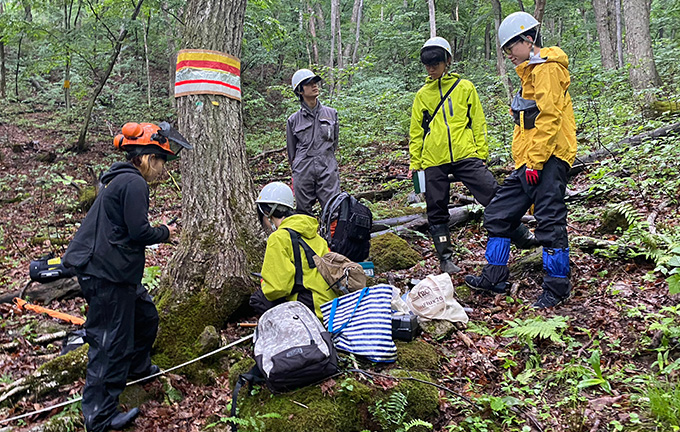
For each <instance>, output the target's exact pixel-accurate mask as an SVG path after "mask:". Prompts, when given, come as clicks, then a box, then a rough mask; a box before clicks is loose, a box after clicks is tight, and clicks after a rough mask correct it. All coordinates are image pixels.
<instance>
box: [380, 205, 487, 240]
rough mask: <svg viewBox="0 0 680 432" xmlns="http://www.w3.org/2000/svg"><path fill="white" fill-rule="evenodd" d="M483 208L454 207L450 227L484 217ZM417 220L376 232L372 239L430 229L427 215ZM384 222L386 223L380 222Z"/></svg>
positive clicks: (451, 211) (419, 216)
mask: <svg viewBox="0 0 680 432" xmlns="http://www.w3.org/2000/svg"><path fill="white" fill-rule="evenodd" d="M482 212H483V208H482V207H481V206H476V205H468V206H464V207H454V208H452V209H449V227H453V226H456V225H460V224H462V223H465V222H467V221H468V220H470V219H473V218H477V217H480V216H481V215H482ZM417 216H418V217H417V218H414V219H411V220H409V221H408V222H405V223H403V224H401V225H397V226H393V227H391V228H389V229H385V230H382V231H378V232H374V233H372V234H371V237H377V236H379V235H383V234H386V233H388V232H393V233H395V234H396V233H399V232H402V231H412V230H414V231H421V232H423V231H425V230H426V229H427V227H428V225H429V224H428V222H427V216H426V215H425V214H420V215H417ZM378 222H384V221H378Z"/></svg>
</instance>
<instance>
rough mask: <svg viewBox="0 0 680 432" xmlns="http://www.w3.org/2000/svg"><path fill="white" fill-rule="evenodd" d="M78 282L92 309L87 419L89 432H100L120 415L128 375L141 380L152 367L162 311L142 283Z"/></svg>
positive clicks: (89, 317)
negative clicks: (138, 376) (160, 312)
mask: <svg viewBox="0 0 680 432" xmlns="http://www.w3.org/2000/svg"><path fill="white" fill-rule="evenodd" d="M78 281H79V282H80V287H81V289H82V291H83V295H84V296H85V299H86V300H87V303H88V305H89V310H88V313H87V320H86V321H85V332H86V336H85V340H86V341H87V343H88V344H89V345H90V350H89V351H88V353H87V355H88V363H87V375H86V380H85V388H84V390H83V401H82V407H83V416H84V417H85V428H86V430H87V431H88V432H101V431H104V430H107V428H108V427H109V424H110V423H111V419H112V417H113V416H114V415H116V414H117V412H118V410H117V408H118V396H120V394H121V393H122V392H123V389H124V388H125V383H126V380H127V377H128V375H143V374H145V373H147V372H149V370H150V368H151V357H150V354H151V347H152V346H153V343H154V341H155V339H156V333H157V331H158V311H157V310H156V306H155V305H154V304H153V300H151V296H150V295H149V293H148V292H147V290H146V289H145V288H144V287H143V286H142V285H141V284H139V285H136V286H135V285H130V284H118V283H113V282H109V281H106V280H103V279H99V278H95V277H91V276H82V275H81V276H79V277H78Z"/></svg>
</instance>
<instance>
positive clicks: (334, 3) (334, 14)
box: [328, 0, 340, 69]
mask: <svg viewBox="0 0 680 432" xmlns="http://www.w3.org/2000/svg"><path fill="white" fill-rule="evenodd" d="M339 4H340V0H331V52H330V53H329V54H328V67H329V68H331V69H332V68H333V57H334V56H335V34H336V30H335V25H336V23H337V22H338V6H339Z"/></svg>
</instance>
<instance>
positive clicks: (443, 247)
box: [430, 224, 461, 274]
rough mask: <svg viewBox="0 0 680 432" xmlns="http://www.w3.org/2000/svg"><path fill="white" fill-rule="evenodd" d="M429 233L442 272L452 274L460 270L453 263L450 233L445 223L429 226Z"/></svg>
mask: <svg viewBox="0 0 680 432" xmlns="http://www.w3.org/2000/svg"><path fill="white" fill-rule="evenodd" d="M430 235H432V241H433V242H434V248H435V249H436V250H437V256H438V257H439V268H440V269H441V271H442V272H444V273H448V274H453V273H458V272H460V270H461V269H460V267H458V266H457V265H456V264H454V263H453V259H452V257H453V246H452V245H451V233H450V232H449V226H448V225H447V224H441V225H432V226H430Z"/></svg>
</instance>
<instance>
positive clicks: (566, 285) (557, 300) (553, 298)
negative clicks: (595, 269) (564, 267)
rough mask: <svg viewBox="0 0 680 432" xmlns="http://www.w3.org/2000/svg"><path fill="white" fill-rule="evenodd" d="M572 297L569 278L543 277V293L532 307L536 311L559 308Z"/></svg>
mask: <svg viewBox="0 0 680 432" xmlns="http://www.w3.org/2000/svg"><path fill="white" fill-rule="evenodd" d="M569 297H571V282H570V281H569V278H558V277H551V276H544V277H543V292H542V293H541V295H540V296H539V297H538V300H536V303H534V304H533V305H532V307H534V308H535V309H545V308H550V307H555V306H559V305H561V304H562V303H564V302H565V301H567V300H568V299H569Z"/></svg>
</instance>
